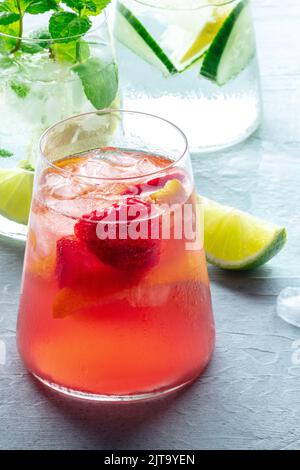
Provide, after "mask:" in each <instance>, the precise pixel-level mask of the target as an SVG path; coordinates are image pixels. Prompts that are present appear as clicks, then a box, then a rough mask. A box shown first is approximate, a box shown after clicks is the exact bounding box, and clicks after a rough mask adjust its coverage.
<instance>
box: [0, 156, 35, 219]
mask: <svg viewBox="0 0 300 470" xmlns="http://www.w3.org/2000/svg"><path fill="white" fill-rule="evenodd" d="M33 176H34V173H33V171H32V169H31V167H27V166H26V164H24V163H22V167H16V168H2V169H0V214H1V215H3V216H4V217H6V218H8V219H10V220H13V221H14V222H17V223H19V224H24V225H26V224H27V222H28V215H29V210H30V203H31V196H32V187H33Z"/></svg>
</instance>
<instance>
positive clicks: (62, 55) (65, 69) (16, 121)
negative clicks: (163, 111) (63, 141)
mask: <svg viewBox="0 0 300 470" xmlns="http://www.w3.org/2000/svg"><path fill="white" fill-rule="evenodd" d="M108 3H109V0H62V1H60V0H3V1H1V2H0V113H1V116H2V122H1V127H0V235H4V236H10V237H14V238H19V239H24V238H25V236H26V230H27V229H26V224H27V221H28V213H29V207H30V202H31V194H32V185H33V174H34V169H35V161H36V156H37V142H38V139H39V137H40V135H41V134H42V132H43V131H44V130H45V129H46V128H47V127H49V126H50V125H51V124H53V123H54V122H56V121H57V120H60V119H64V118H66V117H69V116H72V115H74V114H78V113H83V112H89V111H95V110H99V109H103V108H107V107H110V108H116V107H118V105H119V103H118V72H117V67H116V63H115V60H114V56H113V52H112V45H111V41H110V35H109V31H108V27H107V20H106V14H105V12H104V8H105V6H106V5H107V4H108Z"/></svg>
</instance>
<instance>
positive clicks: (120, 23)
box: [115, 2, 177, 74]
mask: <svg viewBox="0 0 300 470" xmlns="http://www.w3.org/2000/svg"><path fill="white" fill-rule="evenodd" d="M115 35H116V37H117V39H118V40H119V41H120V42H121V43H122V44H124V46H126V47H128V49H130V50H132V51H133V52H134V53H135V54H137V55H138V56H140V57H141V58H142V59H143V60H145V61H146V62H148V63H149V64H150V65H154V67H156V68H158V69H159V70H161V71H162V72H163V73H164V74H166V73H171V74H173V73H176V72H177V70H176V67H175V66H174V64H173V63H172V62H171V61H170V59H169V58H168V56H167V55H166V54H165V52H164V51H163V50H162V48H161V47H160V46H159V44H158V43H157V42H156V41H155V39H154V38H153V37H152V36H151V34H150V33H149V32H148V31H147V29H146V28H145V26H144V25H143V24H142V23H141V22H140V20H139V19H138V18H137V17H136V16H135V15H134V14H133V13H132V12H131V11H130V10H129V9H128V8H127V7H126V6H125V5H123V4H122V3H120V2H118V6H117V14H116V28H115Z"/></svg>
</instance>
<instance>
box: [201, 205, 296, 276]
mask: <svg viewBox="0 0 300 470" xmlns="http://www.w3.org/2000/svg"><path fill="white" fill-rule="evenodd" d="M198 199H199V203H201V204H203V207H204V246H205V250H206V257H207V260H208V262H209V263H211V264H214V265H216V266H219V267H220V268H223V269H230V270H237V271H239V270H246V269H253V268H257V267H259V266H261V265H263V264H265V263H267V262H268V261H269V260H270V259H271V258H273V257H274V256H275V255H276V254H277V253H278V252H279V251H280V250H281V249H282V248H283V246H284V245H285V243H286V240H287V232H286V229H285V228H284V227H279V226H277V225H275V224H272V223H270V222H267V221H265V220H262V219H258V218H257V217H254V216H252V215H250V214H247V213H246V212H242V211H240V210H237V209H234V208H233V207H229V206H223V205H221V204H218V203H216V202H214V201H211V200H209V199H205V198H202V197H200V196H199V197H198Z"/></svg>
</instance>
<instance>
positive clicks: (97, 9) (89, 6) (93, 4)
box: [62, 0, 110, 16]
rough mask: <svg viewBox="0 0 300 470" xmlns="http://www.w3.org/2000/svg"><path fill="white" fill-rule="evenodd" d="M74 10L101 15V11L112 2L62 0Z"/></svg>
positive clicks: (103, 0)
mask: <svg viewBox="0 0 300 470" xmlns="http://www.w3.org/2000/svg"><path fill="white" fill-rule="evenodd" d="M62 2H63V3H64V4H65V5H67V6H68V7H69V8H71V9H72V10H74V11H76V12H77V13H80V12H83V13H84V15H87V16H90V15H93V16H94V15H99V13H101V11H102V10H103V9H104V8H105V7H106V6H107V5H108V4H109V3H110V0H62Z"/></svg>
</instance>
